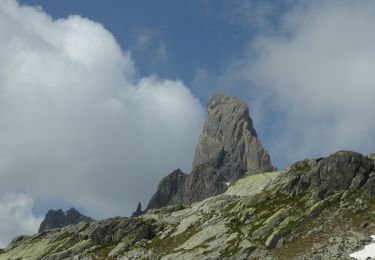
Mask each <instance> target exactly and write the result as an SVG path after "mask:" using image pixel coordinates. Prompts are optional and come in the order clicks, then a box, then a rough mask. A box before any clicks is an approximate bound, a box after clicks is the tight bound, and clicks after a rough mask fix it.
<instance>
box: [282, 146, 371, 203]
mask: <svg viewBox="0 0 375 260" xmlns="http://www.w3.org/2000/svg"><path fill="white" fill-rule="evenodd" d="M373 171H374V163H373V161H372V160H370V159H369V158H368V157H366V156H363V155H362V154H360V153H356V152H351V151H339V152H336V153H334V154H332V155H330V156H328V157H326V158H319V159H316V160H305V161H302V162H298V163H296V164H294V165H292V166H291V168H290V172H291V174H289V175H287V176H283V179H286V180H287V181H286V184H284V189H283V193H286V194H290V193H292V194H299V193H304V192H306V191H311V192H313V193H314V194H315V195H316V197H317V198H318V199H324V198H326V197H328V196H330V195H332V194H333V193H336V192H338V191H344V190H351V191H355V190H357V189H361V190H362V191H363V192H364V193H366V194H368V195H369V196H373V195H375V192H374V191H373V188H374V185H373V184H372V183H375V173H373Z"/></svg>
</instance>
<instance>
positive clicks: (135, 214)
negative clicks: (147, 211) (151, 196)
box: [132, 202, 143, 217]
mask: <svg viewBox="0 0 375 260" xmlns="http://www.w3.org/2000/svg"><path fill="white" fill-rule="evenodd" d="M142 214H143V211H142V204H141V202H138V205H137V209H136V210H135V211H134V212H133V213H132V217H138V216H140V215H142Z"/></svg>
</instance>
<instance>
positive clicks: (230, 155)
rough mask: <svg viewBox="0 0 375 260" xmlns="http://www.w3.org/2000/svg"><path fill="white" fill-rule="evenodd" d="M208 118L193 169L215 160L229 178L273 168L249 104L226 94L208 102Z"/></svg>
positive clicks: (219, 94)
mask: <svg viewBox="0 0 375 260" xmlns="http://www.w3.org/2000/svg"><path fill="white" fill-rule="evenodd" d="M207 111H208V118H207V120H206V122H205V124H204V126H203V131H202V134H201V136H200V137H199V141H198V144H197V146H196V150H195V157H194V161H193V169H194V168H196V167H197V166H199V165H202V164H205V163H208V162H214V163H216V164H217V165H216V168H219V167H220V168H221V172H222V174H223V175H224V177H225V178H226V179H227V180H236V179H238V177H239V176H241V175H242V174H244V173H245V172H247V173H259V172H267V171H272V170H273V166H272V163H271V160H270V156H269V155H268V153H267V151H266V150H265V149H264V148H263V147H262V145H261V143H260V141H259V139H258V138H257V133H256V131H255V129H254V127H253V122H252V120H251V118H250V115H249V108H248V106H247V105H246V104H245V103H244V102H243V101H241V100H239V99H237V98H235V97H232V96H227V95H224V94H222V93H218V94H214V95H213V96H212V97H211V99H210V100H209V102H208V105H207Z"/></svg>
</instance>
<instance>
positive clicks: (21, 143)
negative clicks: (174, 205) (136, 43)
mask: <svg viewBox="0 0 375 260" xmlns="http://www.w3.org/2000/svg"><path fill="white" fill-rule="evenodd" d="M0 34H1V35H3V36H4V37H1V39H0V68H1V69H0V82H1V84H0V176H1V180H2V181H1V184H0V190H1V192H2V193H4V192H7V191H11V192H16V193H20V192H22V193H27V194H30V196H32V197H33V198H34V199H36V200H38V201H39V200H43V199H48V200H53V199H56V200H62V201H64V202H65V203H66V204H70V205H72V206H77V207H79V208H82V209H84V212H85V213H88V214H89V215H91V216H92V217H94V218H100V217H107V216H114V215H125V214H129V213H130V212H131V211H132V210H133V209H134V208H135V206H136V204H137V202H138V200H141V201H143V202H145V201H146V200H147V199H149V198H150V197H151V195H152V193H153V192H154V191H155V189H156V186H157V183H158V181H159V180H160V178H161V177H162V176H165V175H166V174H168V173H169V172H171V171H172V170H174V169H175V168H177V167H181V168H182V169H184V170H185V171H188V170H189V169H190V167H191V166H190V165H191V161H192V157H193V150H194V146H195V143H196V140H197V137H198V135H199V133H200V130H201V127H202V122H203V119H204V116H205V114H204V110H203V108H202V107H201V105H200V103H199V101H198V100H197V99H196V98H195V97H193V96H192V94H191V93H190V91H189V90H188V89H187V88H186V87H185V86H184V84H183V83H182V82H181V81H178V80H168V79H162V78H159V77H158V76H157V75H152V76H149V77H145V78H138V77H137V73H136V71H137V68H136V66H135V65H134V62H133V60H132V57H131V54H130V52H128V51H123V50H121V48H120V47H119V45H118V44H117V42H116V40H115V39H114V37H113V36H112V35H111V33H110V32H108V31H107V30H106V29H105V28H104V27H103V26H102V25H101V24H99V23H95V22H93V21H91V20H89V19H86V18H82V17H80V16H70V17H68V18H66V19H58V20H53V19H52V18H51V17H50V16H48V15H46V14H45V13H44V12H43V11H42V10H40V9H38V8H34V7H27V6H20V5H19V4H18V3H17V2H16V1H15V0H3V1H1V3H0ZM28 205H29V204H28ZM1 214H2V213H0V217H2V215H1ZM0 237H1V239H2V240H3V241H4V239H6V238H7V237H5V236H3V233H2V232H0Z"/></svg>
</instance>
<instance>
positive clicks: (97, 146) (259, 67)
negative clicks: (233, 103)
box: [0, 0, 375, 247]
mask: <svg viewBox="0 0 375 260" xmlns="http://www.w3.org/2000/svg"><path fill="white" fill-rule="evenodd" d="M374 23H375V3H374V2H373V1H370V0H363V1H354V0H351V1H350V0H330V1H322V0H317V1H307V0H306V1H302V0H287V1H272V0H269V1H260V0H234V1H224V0H192V1H182V0H177V1H165V0H161V1H145V0H137V1H135V0H134V1H132V0H129V1H115V0H105V1H104V0H101V1H99V0H98V1H89V0H80V1H76V0H64V1H53V0H51V1H47V0H19V1H16V0H2V1H1V2H0V33H1V35H2V37H1V38H0V83H1V84H0V176H1V179H2V181H1V183H0V220H1V221H0V247H1V246H5V245H6V244H7V243H8V242H9V241H10V239H11V238H13V237H14V236H16V235H19V234H32V233H34V232H36V231H37V229H38V226H39V223H40V221H41V220H42V218H43V216H44V214H45V213H46V211H47V210H48V209H50V208H54V209H58V208H63V209H64V210H66V209H68V208H70V207H72V206H73V207H75V208H77V209H79V210H80V211H81V212H82V213H84V214H86V215H89V216H91V217H93V218H96V219H100V218H105V217H110V216H116V215H121V216H128V215H129V214H130V213H131V212H132V211H133V210H134V209H135V208H136V206H137V203H138V201H141V202H142V204H143V205H144V206H145V204H146V203H147V202H148V200H149V198H150V197H151V196H152V194H153V193H154V192H155V190H156V187H157V183H158V181H159V180H160V179H161V178H162V177H163V176H165V175H167V174H168V173H170V172H172V171H173V170H174V169H176V168H181V169H182V170H183V171H185V172H189V171H190V169H191V162H192V159H193V155H194V148H195V145H196V142H197V138H198V136H199V134H200V131H201V129H202V125H203V122H204V120H205V117H206V111H205V105H206V103H207V100H208V98H209V96H210V95H211V94H212V93H214V92H218V91H220V92H224V93H227V94H230V95H235V96H237V97H239V98H241V99H243V100H245V101H246V102H247V103H248V104H249V107H250V114H251V117H252V119H253V121H254V127H255V129H256V130H257V132H258V136H259V138H260V140H261V142H262V144H263V146H264V147H265V148H266V149H267V150H268V152H269V153H270V155H271V159H272V162H273V163H274V165H275V166H277V167H278V168H284V167H286V166H288V165H289V164H291V163H293V162H294V161H297V160H302V159H305V158H312V157H320V156H324V155H328V154H330V153H333V152H335V151H337V150H340V149H350V150H355V151H358V152H361V153H364V154H367V153H370V152H374V151H375V139H374V138H373V133H374V132H375V120H374V116H373V115H372V113H373V111H374V110H375V102H374V96H375V28H374V27H373V26H372V25H373V24H374Z"/></svg>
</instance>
